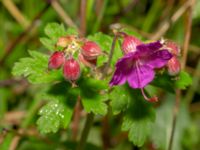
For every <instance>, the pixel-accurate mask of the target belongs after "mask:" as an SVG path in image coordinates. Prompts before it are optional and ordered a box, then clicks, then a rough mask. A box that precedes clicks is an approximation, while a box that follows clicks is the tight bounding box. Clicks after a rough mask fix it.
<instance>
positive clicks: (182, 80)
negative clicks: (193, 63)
mask: <svg viewBox="0 0 200 150" xmlns="http://www.w3.org/2000/svg"><path fill="white" fill-rule="evenodd" d="M151 84H152V85H154V86H156V87H160V88H162V89H164V90H166V91H168V92H171V93H174V92H175V90H176V89H186V88H187V87H188V86H189V85H191V84H192V78H191V77H190V75H189V74H188V73H187V72H185V71H181V72H180V73H179V75H178V76H169V75H168V74H167V73H166V72H165V73H163V74H160V75H157V76H156V77H155V79H154V80H153V81H152V82H151Z"/></svg>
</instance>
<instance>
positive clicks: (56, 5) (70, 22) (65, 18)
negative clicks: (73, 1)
mask: <svg viewBox="0 0 200 150" xmlns="http://www.w3.org/2000/svg"><path fill="white" fill-rule="evenodd" d="M51 5H52V7H53V9H54V10H55V11H56V12H57V13H58V15H59V16H60V17H61V18H62V19H63V21H64V23H65V24H66V25H68V26H69V27H74V28H76V29H77V26H76V24H75V23H74V22H73V20H72V19H71V18H70V17H69V15H68V14H67V13H66V12H65V11H64V9H63V8H62V6H61V5H60V3H59V2H58V0H51Z"/></svg>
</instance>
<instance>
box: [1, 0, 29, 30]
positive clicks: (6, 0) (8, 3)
mask: <svg viewBox="0 0 200 150" xmlns="http://www.w3.org/2000/svg"><path fill="white" fill-rule="evenodd" d="M2 3H3V5H4V6H5V7H6V8H7V9H8V11H9V12H10V14H11V15H12V16H13V17H14V18H15V20H17V22H18V23H19V24H20V25H21V26H22V27H23V28H27V27H28V26H29V24H30V23H29V21H28V20H27V19H26V18H25V17H24V16H23V14H22V13H21V12H20V10H19V9H18V8H17V7H16V5H15V4H14V3H13V2H12V0H2Z"/></svg>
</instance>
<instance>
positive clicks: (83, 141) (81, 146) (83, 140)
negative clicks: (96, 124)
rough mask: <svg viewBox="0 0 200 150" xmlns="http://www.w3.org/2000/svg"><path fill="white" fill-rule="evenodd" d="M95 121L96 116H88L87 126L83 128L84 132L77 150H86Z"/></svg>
mask: <svg viewBox="0 0 200 150" xmlns="http://www.w3.org/2000/svg"><path fill="white" fill-rule="evenodd" d="M93 120H94V114H93V113H89V114H88V115H87V119H86V122H85V125H84V128H83V131H82V133H81V138H80V141H79V143H78V146H77V148H76V150H84V148H85V145H86V141H87V138H88V135H89V132H90V129H91V127H92V124H93Z"/></svg>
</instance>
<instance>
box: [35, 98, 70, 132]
mask: <svg viewBox="0 0 200 150" xmlns="http://www.w3.org/2000/svg"><path fill="white" fill-rule="evenodd" d="M39 115H40V118H39V119H38V120H37V125H38V128H39V130H40V132H41V133H49V132H53V133H55V132H57V131H58V129H59V128H61V127H63V128H66V127H67V125H68V124H69V122H70V120H71V116H72V111H70V110H68V109H67V108H66V106H65V105H64V104H63V103H61V102H60V101H58V100H54V101H51V102H49V103H48V104H47V105H45V106H44V107H42V109H40V111H39Z"/></svg>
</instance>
